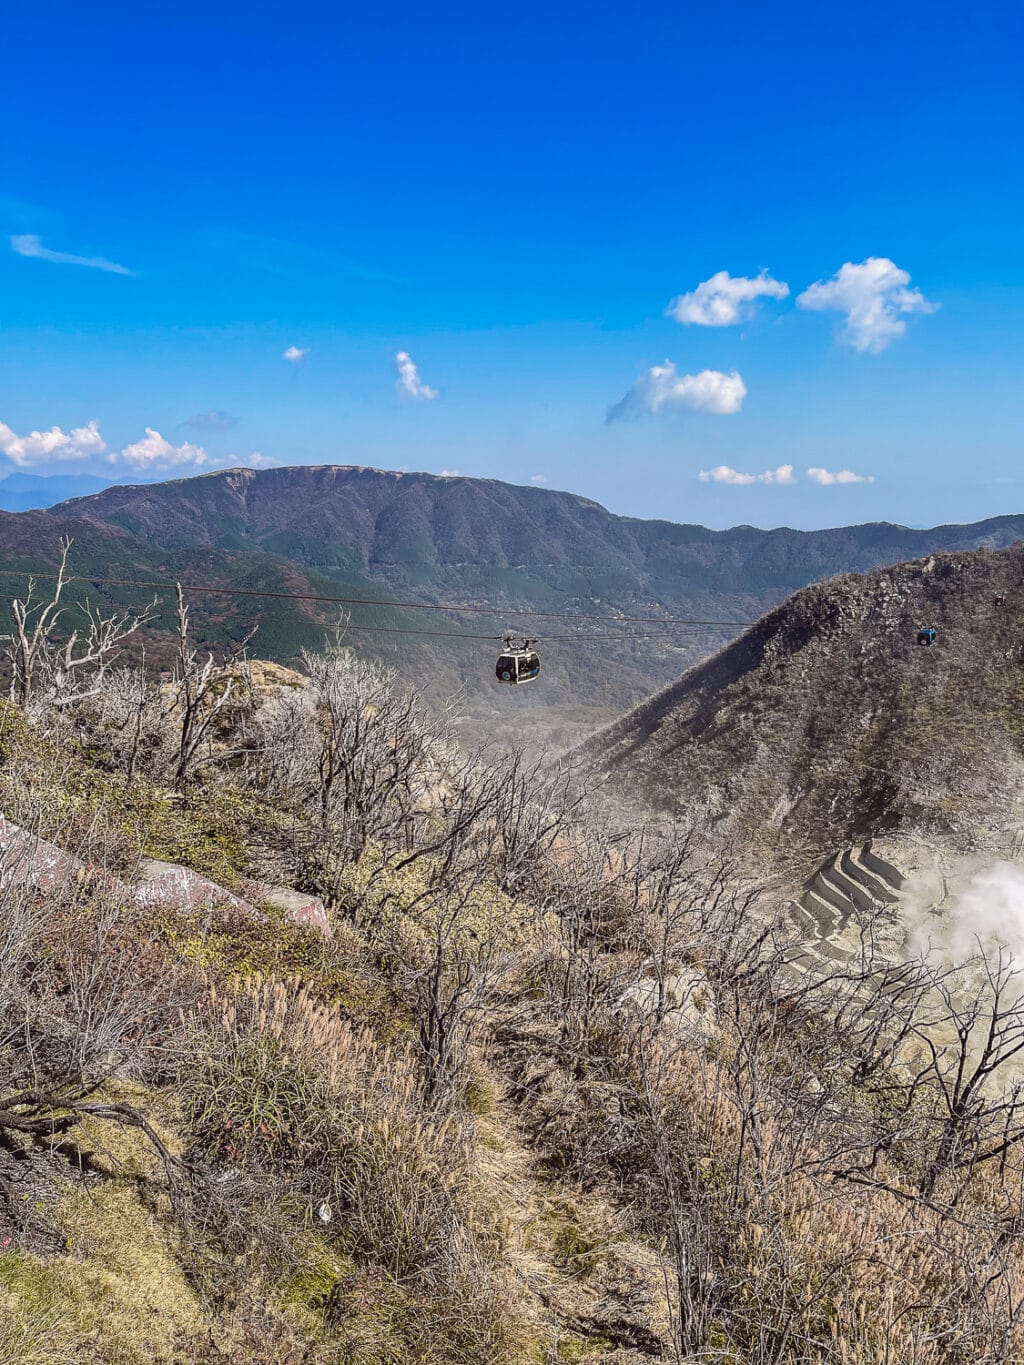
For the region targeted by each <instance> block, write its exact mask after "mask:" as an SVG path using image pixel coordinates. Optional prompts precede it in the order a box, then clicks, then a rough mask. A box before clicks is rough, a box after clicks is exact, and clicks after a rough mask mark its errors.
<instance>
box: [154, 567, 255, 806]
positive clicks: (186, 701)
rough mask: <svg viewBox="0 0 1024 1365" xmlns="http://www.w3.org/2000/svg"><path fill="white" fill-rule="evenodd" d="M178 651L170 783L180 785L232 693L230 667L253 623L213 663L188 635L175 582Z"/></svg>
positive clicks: (185, 613) (241, 653)
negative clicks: (222, 657) (218, 662)
mask: <svg viewBox="0 0 1024 1365" xmlns="http://www.w3.org/2000/svg"><path fill="white" fill-rule="evenodd" d="M176 598H177V622H178V654H177V659H176V661H175V673H174V682H173V695H174V700H173V703H172V706H171V708H170V715H171V716H172V718H173V720H174V724H175V730H176V733H177V744H176V749H177V753H176V756H175V760H174V772H173V776H172V781H173V784H174V786H175V787H176V788H180V787H181V786H182V785H183V784H184V783H185V781H186V780H187V779H188V778H189V777H190V776H191V774H192V772H193V770H194V768H195V764H196V760H197V758H198V756H199V754H200V751H201V750H202V747H203V744H204V743H205V741H206V740H207V738H208V736H209V734H210V731H211V729H212V728H213V726H214V724H215V722H216V721H217V718H218V717H219V716H220V715H221V713H222V712H223V710H224V708H225V707H226V706H227V704H228V702H229V701H231V700H232V698H233V697H234V696H235V695H236V693H237V692H238V690H239V687H240V683H239V681H238V679H237V678H235V677H232V676H231V674H230V668H231V666H232V665H234V664H237V663H238V662H239V661H240V660H242V659H244V657H245V651H246V647H247V646H248V644H249V641H250V640H251V639H252V637H253V635H254V634H255V629H256V628H255V627H254V628H253V629H252V630H251V631H250V632H249V633H248V634H247V635H246V637H245V638H244V639H243V640H242V641H241V643H240V644H238V645H236V646H235V647H234V648H233V649H232V651H231V653H230V654H229V656H228V658H227V659H226V660H224V661H222V663H221V666H220V667H219V668H217V667H215V664H214V658H213V654H212V653H208V654H207V656H206V659H205V660H201V659H200V656H199V651H198V650H196V649H195V647H194V646H193V645H192V643H191V640H190V638H189V619H188V607H187V606H186V604H185V598H184V594H183V593H182V589H181V584H180V583H178V584H177V585H176Z"/></svg>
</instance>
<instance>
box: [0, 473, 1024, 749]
mask: <svg viewBox="0 0 1024 1365" xmlns="http://www.w3.org/2000/svg"><path fill="white" fill-rule="evenodd" d="M64 534H70V535H72V536H74V538H75V547H74V550H73V554H72V561H73V565H74V567H75V570H76V571H77V572H80V573H84V574H98V575H101V576H108V577H142V578H146V577H153V576H158V577H164V578H178V577H181V578H184V579H185V580H186V581H191V582H194V583H196V582H198V583H204V582H212V583H214V584H216V585H219V586H230V587H244V588H250V589H252V588H261V587H272V588H275V589H278V590H285V591H294V592H300V593H302V592H307V593H308V592H314V593H315V592H320V593H326V594H330V593H335V594H338V595H341V596H353V597H364V598H365V597H374V596H380V595H381V593H382V591H383V595H384V596H386V597H397V598H407V599H409V600H413V601H418V602H424V603H442V602H453V601H454V602H461V603H465V604H467V605H471V606H477V607H484V608H487V609H488V610H487V611H485V612H483V613H480V612H474V613H468V612H467V613H444V614H440V613H419V612H402V611H396V610H394V609H388V608H376V609H374V608H362V607H358V606H357V607H354V608H352V609H351V627H352V629H351V635H350V639H351V641H352V643H353V644H354V645H355V647H356V648H357V649H358V650H359V651H360V652H361V653H363V654H366V655H372V656H374V657H377V658H380V659H383V660H385V661H386V662H388V663H390V664H393V665H394V666H396V667H397V668H398V669H399V670H400V671H401V672H402V674H403V676H405V677H406V678H407V679H409V680H412V681H415V682H416V683H417V684H418V685H419V686H420V687H421V688H422V689H423V690H424V691H425V692H426V693H427V695H428V696H429V697H431V699H432V700H434V701H440V700H441V699H443V698H444V697H446V696H448V695H450V694H451V693H453V692H456V691H459V690H461V691H462V692H463V694H464V698H465V700H464V703H463V705H464V709H465V713H466V716H467V722H468V725H469V727H470V729H471V730H473V731H474V733H476V734H477V735H480V734H483V733H487V734H494V733H497V734H499V735H502V734H507V735H509V736H511V735H520V734H521V733H522V730H523V726H524V725H528V726H529V729H530V731H531V733H532V734H534V735H535V736H536V737H538V738H539V739H541V740H545V739H546V740H547V742H549V743H554V744H556V745H557V744H560V743H567V742H569V740H570V739H571V738H573V737H574V736H575V735H578V734H579V733H581V732H583V731H585V730H586V729H587V728H592V727H593V726H595V725H598V724H601V723H603V722H605V721H606V720H608V719H609V718H610V717H611V716H613V715H615V714H616V713H617V712H619V711H621V710H622V709H623V708H625V707H628V706H630V705H632V704H634V703H635V702H637V701H638V700H639V699H640V698H642V697H643V696H644V695H645V693H648V692H650V691H651V689H652V688H656V687H658V686H660V685H662V684H664V683H667V682H669V681H670V680H671V679H673V678H676V677H678V676H679V674H680V672H682V671H683V670H684V669H685V668H686V667H687V666H688V665H690V664H693V663H696V662H697V661H698V660H700V659H701V658H704V657H706V656H707V655H708V654H709V653H711V652H712V651H713V650H715V649H717V648H718V647H719V645H720V644H721V643H722V641H723V640H727V639H728V638H729V636H730V633H731V629H730V627H729V626H728V625H726V626H725V627H721V628H713V629H704V628H701V627H697V628H692V627H674V628H672V629H671V630H669V631H668V632H667V633H664V634H662V635H660V636H658V635H652V634H651V631H652V630H653V629H655V628H654V627H652V626H650V625H646V626H641V625H626V624H624V625H622V626H620V625H617V624H616V622H615V620H614V618H616V617H618V616H653V617H656V618H657V617H662V616H670V615H672V616H680V615H681V616H688V617H696V618H699V619H702V620H705V619H710V620H721V621H724V622H727V623H728V622H731V621H735V622H736V630H737V631H738V630H739V629H740V628H741V626H742V623H743V622H746V621H751V620H754V619H756V618H757V617H759V616H760V615H761V614H762V612H764V611H765V610H767V609H769V608H771V607H773V606H774V605H776V604H777V603H778V602H779V601H780V600H781V599H782V598H783V597H784V596H785V595H786V594H787V593H789V592H791V591H793V590H794V589H796V588H799V587H802V586H804V585H805V584H807V583H810V582H813V581H815V580H817V579H820V578H822V577H824V576H827V575H828V574H832V573H836V572H839V571H846V570H852V569H857V570H863V569H870V568H873V567H875V566H878V565H881V564H886V563H891V562H893V561H895V560H898V559H904V558H907V557H910V556H915V555H920V554H924V553H929V552H932V551H936V550H947V551H949V550H960V549H973V548H977V547H980V546H985V547H989V548H1000V547H1003V546H1006V545H1008V544H1010V543H1012V542H1013V541H1014V540H1016V539H1017V538H1018V537H1019V536H1021V535H1024V517H1022V516H1007V517H998V518H994V519H992V520H989V521H985V522H979V523H977V524H975V525H969V526H942V527H936V528H934V529H932V530H926V531H922V530H912V529H909V528H907V527H901V526H894V525H890V524H887V523H878V524H871V525H864V526H854V527H846V528H839V529H835V530H826V531H812V532H805V531H794V530H790V529H788V528H779V529H776V530H771V531H763V530H758V529H756V528H754V527H749V526H740V527H733V528H731V529H730V530H726V531H712V530H708V529H707V528H705V527H701V526H694V525H682V524H675V523H673V522H669V521H644V520H640V519H637V518H630V517H619V516H615V515H614V514H612V513H611V512H608V511H607V510H606V509H605V508H603V507H601V506H599V505H598V504H597V503H595V502H591V501H589V500H588V499H586V498H581V497H577V496H575V495H573V494H571V493H562V492H557V491H554V490H550V489H542V488H533V487H529V488H527V487H516V486H513V485H510V484H505V483H500V482H498V481H496V480H492V479H469V478H462V477H457V478H449V477H435V476H433V475H429V474H401V473H395V472H388V471H382V470H376V469H368V468H361V467H354V466H316V467H308V468H304V467H286V468H280V469H270V470H262V471H253V470H246V469H232V470H226V471H222V472H218V473H215V474H208V475H204V476H202V477H198V478H189V479H178V480H172V481H169V482H167V483H163V484H148V485H137V486H119V487H112V488H107V489H105V490H103V491H101V492H99V493H96V494H94V495H92V496H89V497H85V498H77V499H74V500H72V501H69V502H64V503H60V504H58V505H57V506H55V507H53V508H51V509H49V510H48V511H46V512H27V513H24V514H22V515H20V516H9V515H8V516H0V555H2V557H3V564H4V567H6V568H8V569H24V568H30V567H34V568H37V569H40V568H43V567H44V566H45V565H47V564H50V565H52V563H53V562H54V559H55V557H56V555H57V553H58V548H59V540H60V537H61V535H64ZM18 586H19V584H18V582H16V581H12V580H5V581H4V583H3V587H4V589H5V590H11V591H13V590H16V589H17V588H18ZM80 592H84V590H80ZM103 592H104V590H99V595H103ZM105 594H106V596H107V598H108V599H109V600H111V601H113V600H115V599H117V600H122V599H124V597H125V595H126V590H124V589H108V590H105ZM93 596H94V597H95V596H97V592H96V591H93ZM144 597H145V595H144V594H143V593H142V592H136V593H134V594H131V593H130V592H129V593H128V598H129V600H130V601H132V602H133V603H135V604H136V605H138V604H140V603H141V602H142V601H143V600H144ZM166 605H167V604H166V603H164V604H163V606H164V607H165V608H166ZM193 608H194V622H195V625H196V628H197V631H198V633H199V635H200V637H201V638H202V639H203V640H205V641H206V642H208V643H209V644H210V645H211V646H212V647H214V648H218V647H222V646H223V645H225V644H226V642H227V641H229V640H232V639H235V640H237V639H239V638H241V637H242V636H243V635H244V634H245V633H246V632H247V631H248V630H249V629H250V628H251V627H252V626H254V625H257V626H258V627H259V628H258V631H257V634H256V636H255V637H254V640H253V649H254V650H256V652H257V653H259V654H260V655H261V656H262V657H265V658H272V659H275V660H278V661H280V662H284V663H295V662H296V660H297V657H298V654H299V651H300V649H301V648H302V647H304V646H309V645H310V644H313V645H316V644H318V643H319V641H320V640H321V639H322V638H323V632H324V629H325V628H326V627H328V626H329V625H330V624H331V623H332V622H333V621H336V620H337V618H338V612H337V611H336V610H335V609H332V608H330V607H329V606H325V605H323V604H320V605H317V604H312V603H305V604H294V603H283V602H279V601H278V602H274V601H273V600H265V601H259V600H257V599H252V598H248V599H246V598H241V597H231V596H227V597H219V598H209V597H202V596H198V595H196V596H194V597H193ZM511 608H520V609H527V610H531V611H536V612H567V613H570V614H574V615H575V614H579V615H580V616H584V617H585V616H594V615H608V616H611V617H612V618H613V620H612V621H611V622H602V623H591V624H590V625H581V624H579V623H576V622H574V621H571V620H569V621H559V620H553V619H548V618H544V617H539V618H535V619H533V620H531V618H530V617H529V616H520V615H516V614H515V613H514V612H512V611H510V609H511ZM168 624H169V620H168V618H167V613H166V610H163V611H162V614H161V616H160V617H159V618H158V619H157V620H156V621H154V622H153V623H152V626H151V627H150V632H149V633H150V638H151V640H152V652H153V653H154V655H156V656H159V654H160V652H161V650H162V649H164V648H165V646H166V627H167V626H168ZM366 626H376V627H378V628H379V627H381V626H387V627H389V628H390V631H392V632H395V631H399V632H407V631H417V632H418V631H424V630H426V631H428V632H429V631H432V630H433V631H436V630H447V631H450V632H455V633H468V634H473V635H484V636H493V637H495V639H496V638H497V637H499V636H500V635H501V634H502V633H503V632H504V631H505V630H507V629H517V630H524V631H529V632H530V633H531V634H540V635H541V639H542V656H543V664H544V666H543V671H542V675H541V681H540V682H539V683H538V684H537V685H535V686H531V687H530V688H525V689H520V690H519V691H517V692H513V691H512V689H508V688H500V687H499V686H498V685H497V684H496V683H495V681H494V676H493V660H494V648H493V647H492V645H491V644H490V643H489V642H488V640H486V639H485V640H476V639H472V640H460V639H455V638H443V637H438V636H436V635H431V634H426V635H424V634H418V633H417V634H405V633H387V632H384V633H381V632H380V631H379V630H378V631H370V630H363V629H360V627H366ZM584 635H600V636H604V637H607V636H609V635H612V636H615V637H616V638H612V639H608V638H603V639H599V640H584V639H581V638H580V637H581V636H584Z"/></svg>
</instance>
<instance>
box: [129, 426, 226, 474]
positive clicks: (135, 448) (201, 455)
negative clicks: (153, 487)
mask: <svg viewBox="0 0 1024 1365" xmlns="http://www.w3.org/2000/svg"><path fill="white" fill-rule="evenodd" d="M209 463H210V457H209V455H208V454H207V453H206V451H205V450H204V449H203V447H202V446H197V445H193V444H192V442H191V441H184V442H182V444H181V445H180V446H175V445H172V444H171V443H170V441H168V440H166V439H165V438H164V437H163V436H161V435H160V433H159V432H158V431H154V430H153V428H152V427H147V428H146V434H145V436H143V437H142V439H141V440H139V441H133V442H132V444H131V445H127V446H125V448H124V449H123V450H117V451H112V452H111V453H110V454H109V455H108V456H107V464H124V465H129V466H130V467H131V468H133V469H157V470H165V469H179V468H181V466H182V465H191V466H192V467H193V468H195V469H198V468H200V467H201V466H202V465H206V464H209Z"/></svg>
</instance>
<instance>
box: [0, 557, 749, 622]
mask: <svg viewBox="0 0 1024 1365" xmlns="http://www.w3.org/2000/svg"><path fill="white" fill-rule="evenodd" d="M0 576H3V577H7V578H56V577H57V575H56V574H55V573H48V572H43V573H36V572H34V571H33V570H29V569H3V568H0ZM64 582H65V583H92V584H94V585H96V586H97V587H116V588H146V589H152V590H154V591H157V592H161V591H167V592H174V591H176V590H177V589H178V587H179V586H180V588H181V590H182V592H195V593H219V594H221V595H222V596H226V597H274V598H279V599H283V600H284V601H288V602H331V603H334V604H336V605H337V606H343V607H400V608H403V609H404V610H406V611H447V612H452V613H456V614H457V613H459V612H465V613H470V612H475V613H477V614H483V615H486V616H498V617H505V616H529V617H531V618H536V619H538V620H539V619H542V618H543V619H545V620H551V621H616V622H619V623H621V624H623V625H627V624H630V625H631V624H633V623H634V622H635V623H637V624H641V625H656V626H677V625H678V626H704V627H723V628H725V629H728V630H737V629H740V630H742V629H743V628H744V627H746V626H752V625H753V624H754V622H753V621H703V620H698V619H696V618H694V617H688V616H614V615H582V614H581V613H580V612H566V611H531V610H530V608H529V607H507V608H498V609H495V608H494V607H474V606H470V605H468V604H465V603H435V602H403V601H398V600H391V599H386V598H374V597H331V596H327V595H325V594H322V593H313V592H280V591H277V590H275V589H273V588H219V587H214V586H213V585H212V584H208V583H207V584H202V583H181V584H179V583H177V582H173V583H172V582H168V581H160V580H155V581H146V580H143V579H137V578H90V577H88V576H87V575H85V574H69V575H68V576H67V577H66V578H65V579H64ZM362 629H364V630H369V629H370V627H369V626H364V627H362ZM378 629H384V627H378ZM424 633H425V634H435V633H437V634H442V633H443V632H434V631H427V632H424ZM467 638H477V639H487V640H490V639H493V638H494V637H493V636H491V635H487V636H477V637H467Z"/></svg>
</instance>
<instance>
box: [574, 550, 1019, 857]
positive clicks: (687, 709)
mask: <svg viewBox="0 0 1024 1365" xmlns="http://www.w3.org/2000/svg"><path fill="white" fill-rule="evenodd" d="M922 624H934V625H935V626H936V627H937V629H938V638H937V641H936V643H935V644H934V645H933V646H931V647H930V648H924V647H920V646H918V644H917V643H916V639H917V631H918V627H919V626H921V625H922ZM582 753H583V754H584V755H585V757H586V758H588V759H589V760H590V762H591V763H593V764H594V765H596V766H597V767H598V768H599V769H601V770H604V771H605V772H607V773H610V774H612V775H613V777H614V779H615V781H616V783H617V788H618V790H619V791H622V790H623V789H625V790H626V791H627V792H628V793H630V794H632V795H633V796H635V797H637V798H638V799H639V800H640V801H641V802H643V803H644V804H647V805H653V806H655V807H658V808H660V809H663V810H666V811H669V812H674V813H680V812H683V811H691V810H694V809H704V810H706V811H707V813H708V815H709V817H710V818H711V819H712V820H713V821H715V822H716V824H717V825H718V826H719V828H720V829H722V830H723V831H724V832H726V833H728V834H730V835H731V836H732V837H733V838H734V839H735V840H736V841H737V843H739V844H740V845H741V846H743V847H746V848H748V849H752V850H754V851H760V852H761V853H762V854H768V853H771V854H773V855H775V856H781V857H783V858H785V857H790V858H793V859H795V860H797V861H799V862H801V863H802V864H803V865H804V866H805V867H806V866H808V865H813V864H814V863H815V862H817V861H818V860H819V859H820V858H821V857H822V856H824V855H825V854H826V853H829V852H830V851H834V850H835V849H836V848H839V847H843V846H847V845H849V844H852V843H853V842H854V841H856V840H857V839H861V840H863V839H865V838H870V837H871V836H872V835H877V834H880V833H885V832H893V833H894V832H899V831H904V832H913V831H918V832H921V833H923V834H925V835H926V836H927V837H929V838H930V839H934V840H937V841H939V842H941V843H943V844H945V845H947V846H949V847H950V848H951V849H961V850H970V849H975V848H979V849H987V850H989V851H992V852H996V853H1000V854H1001V853H1005V852H1007V851H1008V850H1009V849H1010V848H1012V847H1013V846H1014V844H1015V842H1016V841H1018V832H1019V830H1020V828H1021V827H1024V801H1022V795H1021V794H1022V793H1024V547H1022V546H1019V545H1018V546H1014V547H1012V548H1010V549H1009V550H1005V551H1001V552H998V553H993V552H990V551H983V550H982V551H976V552H973V553H970V554H958V555H931V556H929V557H928V558H927V559H924V560H919V561H916V562H914V563H910V564H900V565H895V566H894V567H892V568H888V569H883V570H879V571H877V572H875V573H871V574H866V575H864V576H862V577H861V576H854V575H844V576H842V577H839V578H834V579H830V580H829V581H827V582H826V583H822V584H818V585H815V586H814V587H810V588H807V589H804V590H803V591H802V592H799V593H796V594H795V595H794V596H793V597H791V598H790V599H789V600H788V601H787V602H785V603H784V604H783V605H782V606H781V607H778V608H777V609H776V610H775V611H773V612H771V613H770V614H769V615H768V616H766V617H765V618H764V619H763V620H762V621H760V622H759V623H758V624H757V625H756V626H754V627H753V628H752V629H750V630H748V631H747V632H746V633H745V634H744V635H743V636H741V637H740V639H738V640H737V641H735V643H733V644H732V645H730V646H729V647H728V648H727V649H725V650H723V651H722V652H721V653H720V654H718V655H716V656H715V657H714V658H713V659H711V660H709V661H708V662H706V663H704V664H700V665H698V666H697V667H696V668H694V669H691V670H690V671H689V672H688V673H686V674H684V676H683V677H682V678H681V679H680V680H679V681H678V682H677V683H674V684H673V685H672V686H670V687H668V688H666V689H665V690H664V691H663V692H660V693H658V694H657V695H655V696H654V697H652V698H651V699H650V700H649V701H647V702H644V703H643V704H642V705H641V706H639V707H637V708H636V709H635V710H633V711H631V712H629V713H628V714H627V715H626V716H625V717H623V719H622V720H620V721H619V722H617V723H616V724H615V725H612V726H610V727H609V728H607V729H606V730H603V731H600V732H599V733H598V734H596V735H594V736H593V737H592V738H591V739H590V740H589V741H588V742H587V743H586V744H585V745H584V746H583V749H582Z"/></svg>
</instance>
